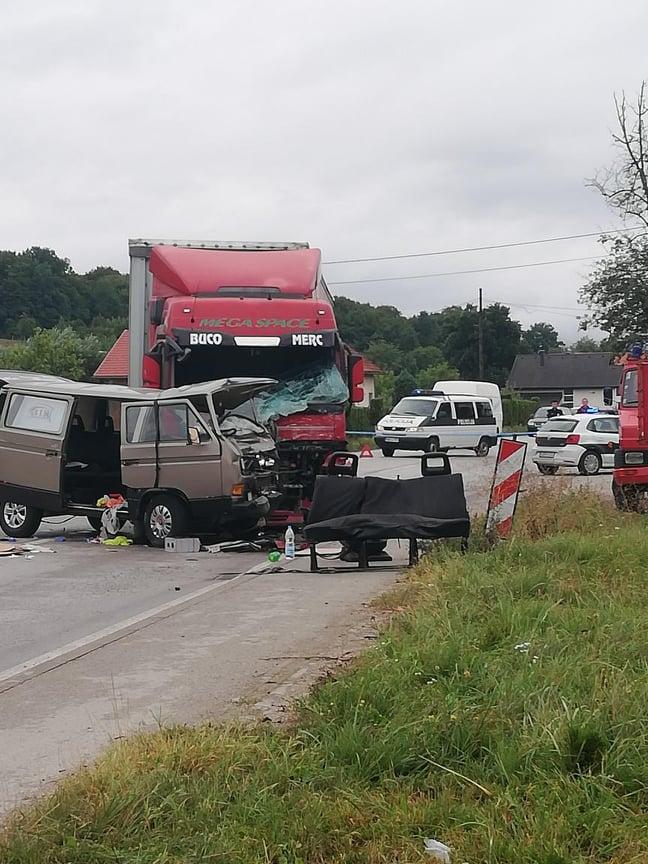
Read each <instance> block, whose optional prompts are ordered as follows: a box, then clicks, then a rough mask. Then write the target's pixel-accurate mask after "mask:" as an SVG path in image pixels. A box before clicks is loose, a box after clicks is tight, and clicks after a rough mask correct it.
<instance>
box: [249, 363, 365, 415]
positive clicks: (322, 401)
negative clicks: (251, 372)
mask: <svg viewBox="0 0 648 864" xmlns="http://www.w3.org/2000/svg"><path fill="white" fill-rule="evenodd" d="M348 399H349V389H348V387H347V385H346V383H345V381H344V378H343V377H342V375H341V374H340V370H339V369H338V368H337V366H334V365H333V364H332V363H314V364H312V365H310V366H307V367H305V368H302V369H301V370H298V371H296V372H295V373H293V375H291V376H290V377H287V378H285V379H284V380H283V381H279V383H278V384H276V385H275V387H274V388H273V389H272V390H271V391H270V390H269V391H266V392H263V393H259V394H257V395H256V396H255V397H254V399H253V400H250V401H248V402H246V403H245V404H243V405H239V406H238V408H237V409H236V413H237V414H239V415H243V416H245V417H249V418H250V419H253V420H256V421H257V422H261V423H267V422H268V421H270V420H277V419H278V418H279V417H287V416H288V415H289V414H299V413H300V412H302V411H307V410H308V409H309V408H313V407H316V406H317V405H331V404H334V405H343V404H344V403H345V402H347V401H348Z"/></svg>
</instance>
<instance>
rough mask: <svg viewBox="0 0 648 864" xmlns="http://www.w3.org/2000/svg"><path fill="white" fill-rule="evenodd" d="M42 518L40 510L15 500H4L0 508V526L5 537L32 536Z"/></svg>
mask: <svg viewBox="0 0 648 864" xmlns="http://www.w3.org/2000/svg"><path fill="white" fill-rule="evenodd" d="M42 519H43V511H42V510H37V509H36V508H35V507H28V506H27V505H26V504H16V503H15V501H5V502H4V504H3V505H2V509H0V528H2V530H3V531H4V533H5V534H6V535H7V537H33V536H34V534H35V533H36V532H37V531H38V529H39V527H40V524H41V521H42Z"/></svg>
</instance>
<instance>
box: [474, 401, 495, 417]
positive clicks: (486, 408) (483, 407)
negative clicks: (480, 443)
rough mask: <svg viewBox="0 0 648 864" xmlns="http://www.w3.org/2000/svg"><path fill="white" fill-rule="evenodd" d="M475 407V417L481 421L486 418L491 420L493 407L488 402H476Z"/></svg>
mask: <svg viewBox="0 0 648 864" xmlns="http://www.w3.org/2000/svg"><path fill="white" fill-rule="evenodd" d="M475 404H476V405H477V416H478V417H479V418H480V419H481V418H482V417H483V418H486V417H488V418H489V419H492V417H493V407H492V405H491V403H490V402H476V403H475Z"/></svg>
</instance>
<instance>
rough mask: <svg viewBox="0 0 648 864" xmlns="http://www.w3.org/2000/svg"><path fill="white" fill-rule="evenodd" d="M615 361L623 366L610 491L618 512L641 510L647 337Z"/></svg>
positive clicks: (646, 456) (646, 485)
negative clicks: (616, 444)
mask: <svg viewBox="0 0 648 864" xmlns="http://www.w3.org/2000/svg"><path fill="white" fill-rule="evenodd" d="M616 362H617V363H619V364H620V365H622V366H623V375H622V378H621V384H620V388H619V391H620V396H621V400H620V404H619V448H618V450H616V452H615V454H614V479H613V481H612V492H613V494H614V501H615V503H616V506H617V507H618V508H619V509H620V510H635V511H644V510H645V509H646V504H647V503H648V337H645V338H643V339H642V340H641V341H637V342H636V343H635V344H633V345H632V346H631V347H630V348H629V349H628V351H627V352H626V353H625V354H623V355H621V356H620V357H617V358H616Z"/></svg>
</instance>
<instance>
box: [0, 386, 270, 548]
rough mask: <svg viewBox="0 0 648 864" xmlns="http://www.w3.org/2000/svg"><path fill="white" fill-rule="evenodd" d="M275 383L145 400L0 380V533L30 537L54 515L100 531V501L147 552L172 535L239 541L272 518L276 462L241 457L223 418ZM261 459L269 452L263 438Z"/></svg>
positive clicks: (150, 393) (114, 390)
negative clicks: (115, 498)
mask: <svg viewBox="0 0 648 864" xmlns="http://www.w3.org/2000/svg"><path fill="white" fill-rule="evenodd" d="M274 383H275V382H274V381H273V380H272V379H267V378H229V379H222V380H220V381H211V382H207V383H202V384H192V385H188V386H186V387H178V388H175V389H171V390H146V389H134V388H130V387H121V386H117V385H104V384H83V383H78V382H75V381H67V380H65V379H61V378H54V377H49V376H30V375H29V374H25V373H12V372H7V373H4V372H3V373H0V528H1V529H2V530H3V531H4V533H5V534H7V535H8V536H11V537H30V536H32V535H33V534H34V533H35V531H36V530H37V529H38V527H39V525H40V523H41V520H42V519H43V517H44V516H54V515H57V516H60V515H74V516H85V517H86V518H87V519H88V521H89V522H90V524H91V525H92V526H93V527H94V528H98V527H99V526H100V524H101V516H102V513H103V510H102V509H101V508H100V507H98V506H97V501H98V500H99V499H100V498H102V497H103V496H104V495H122V496H123V497H124V498H125V499H126V502H127V505H128V509H127V513H128V516H127V517H126V511H124V519H126V518H128V519H129V520H130V521H132V522H133V524H134V526H135V529H136V535H138V534H141V533H143V534H144V537H145V538H146V541H147V542H148V543H149V544H150V545H152V546H163V545H164V541H165V539H166V538H167V537H170V536H175V537H178V536H186V535H187V534H190V535H191V534H193V535H200V534H207V533H220V532H221V531H225V530H227V531H228V532H230V533H231V534H232V535H233V536H243V535H245V534H246V533H248V532H250V531H251V530H253V529H254V528H255V526H257V525H258V524H259V522H260V520H261V519H262V518H263V517H264V516H265V515H266V513H267V512H268V511H269V501H268V497H267V493H268V492H269V491H270V490H271V489H272V488H273V484H274V479H275V478H274V475H273V473H272V469H271V466H272V465H273V464H275V462H274V460H273V459H272V458H264V459H261V460H258V461H256V462H255V459H254V458H250V457H249V456H247V457H246V458H243V453H242V451H241V448H240V447H239V445H238V444H237V441H236V437H235V436H234V435H232V433H231V430H228V429H226V428H225V429H223V430H221V428H220V420H221V419H223V418H224V417H225V415H226V413H227V412H228V411H229V412H231V411H232V410H233V409H234V408H236V407H237V406H239V405H241V404H242V403H244V402H246V401H247V400H248V399H250V398H251V397H252V396H253V395H254V394H256V393H257V392H259V391H261V390H263V389H267V387H268V386H269V385H272V384H274ZM263 431H264V430H263V429H262V428H261V429H260V430H259V436H260V437H261V438H263ZM258 449H260V450H262V451H264V452H265V453H266V454H267V453H268V452H270V451H274V442H273V441H272V439H271V438H270V436H269V433H268V434H267V436H266V441H265V442H263V446H262V447H260V448H258ZM275 455H276V454H275ZM259 462H260V464H261V465H263V466H264V468H263V469H259V465H258V463H259ZM269 466H270V467H269Z"/></svg>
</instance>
